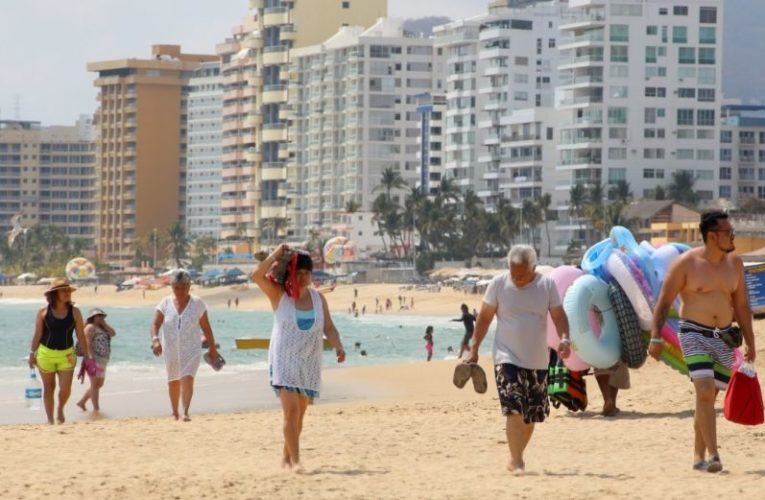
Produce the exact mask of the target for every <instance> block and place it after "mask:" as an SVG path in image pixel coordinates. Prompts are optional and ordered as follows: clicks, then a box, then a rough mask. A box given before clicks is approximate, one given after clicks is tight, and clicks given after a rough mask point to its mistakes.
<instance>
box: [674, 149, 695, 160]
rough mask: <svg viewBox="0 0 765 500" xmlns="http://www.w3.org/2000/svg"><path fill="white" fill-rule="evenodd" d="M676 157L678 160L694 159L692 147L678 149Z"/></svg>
mask: <svg viewBox="0 0 765 500" xmlns="http://www.w3.org/2000/svg"><path fill="white" fill-rule="evenodd" d="M675 158H677V159H678V160H692V159H693V150H692V149H678V150H677V154H676V155H675Z"/></svg>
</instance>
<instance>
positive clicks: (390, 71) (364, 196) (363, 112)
mask: <svg viewBox="0 0 765 500" xmlns="http://www.w3.org/2000/svg"><path fill="white" fill-rule="evenodd" d="M290 57H291V64H290V70H289V71H290V85H289V94H290V96H289V98H290V100H289V110H290V113H291V117H292V118H291V120H292V123H291V125H290V128H289V131H290V140H291V143H290V151H291V155H290V158H289V160H288V163H287V170H288V179H289V182H288V186H289V190H288V199H289V200H290V202H289V204H288V207H289V210H288V217H289V219H290V221H291V229H292V231H294V232H293V233H292V234H291V235H290V236H291V237H294V238H296V239H297V240H304V239H307V238H308V236H309V230H310V229H312V228H315V229H320V230H324V231H327V230H329V229H330V228H331V226H333V225H335V224H339V223H340V222H341V216H342V214H343V213H345V211H346V208H345V207H346V205H347V204H348V203H349V202H355V203H357V204H358V205H359V207H360V209H361V211H371V210H372V204H373V202H374V199H375V198H376V197H377V195H378V194H379V191H378V190H377V188H379V185H380V179H381V177H382V173H383V171H385V170H386V169H392V170H393V171H395V172H397V173H399V174H400V175H401V177H402V178H403V179H404V180H405V181H406V182H407V184H408V185H409V186H410V187H415V186H416V185H417V184H418V183H419V181H420V162H419V161H418V160H417V153H418V152H419V151H420V146H419V144H418V139H419V137H420V132H421V120H420V118H421V117H420V114H419V113H418V112H417V106H418V96H421V95H422V94H423V93H430V92H433V90H434V88H435V87H437V86H438V85H440V84H441V77H440V74H441V68H440V67H439V65H438V63H437V62H436V61H437V60H438V58H437V57H435V56H434V49H433V41H432V40H431V39H429V38H420V37H414V36H411V35H407V34H406V33H405V32H404V29H403V22H402V21H401V20H396V19H380V20H379V21H378V22H377V23H376V24H375V25H374V26H372V27H371V28H369V29H364V28H361V27H344V28H341V29H340V31H339V32H338V33H337V34H336V35H335V36H333V37H332V38H330V39H329V40H327V41H326V42H324V43H322V44H319V45H313V46H310V47H305V48H302V49H294V50H292V52H291V56H290ZM404 194H408V193H404V192H396V193H393V196H394V199H399V198H400V200H399V201H400V203H403V197H404V196H403V195H404Z"/></svg>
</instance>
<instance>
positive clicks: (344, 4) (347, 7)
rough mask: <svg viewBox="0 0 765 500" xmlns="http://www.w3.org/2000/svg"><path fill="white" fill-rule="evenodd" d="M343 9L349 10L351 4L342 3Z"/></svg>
mask: <svg viewBox="0 0 765 500" xmlns="http://www.w3.org/2000/svg"><path fill="white" fill-rule="evenodd" d="M343 8H344V9H350V8H351V2H343Z"/></svg>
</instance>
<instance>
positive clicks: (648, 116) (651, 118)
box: [643, 108, 656, 123]
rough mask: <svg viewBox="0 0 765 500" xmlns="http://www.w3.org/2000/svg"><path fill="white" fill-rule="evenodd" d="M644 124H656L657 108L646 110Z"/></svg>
mask: <svg viewBox="0 0 765 500" xmlns="http://www.w3.org/2000/svg"><path fill="white" fill-rule="evenodd" d="M643 122H644V123H656V108H645V114H644V117H643Z"/></svg>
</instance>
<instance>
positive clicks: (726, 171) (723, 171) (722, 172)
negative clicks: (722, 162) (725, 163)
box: [720, 167, 732, 181]
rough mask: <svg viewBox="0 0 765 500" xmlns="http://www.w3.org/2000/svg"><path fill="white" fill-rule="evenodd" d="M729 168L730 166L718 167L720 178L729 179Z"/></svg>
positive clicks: (730, 172)
mask: <svg viewBox="0 0 765 500" xmlns="http://www.w3.org/2000/svg"><path fill="white" fill-rule="evenodd" d="M731 174H732V171H731V168H730V167H720V180H721V181H723V180H730V178H731Z"/></svg>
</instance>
